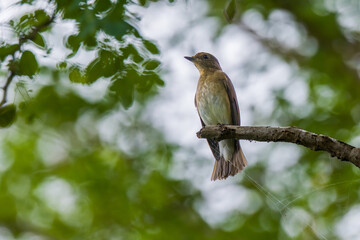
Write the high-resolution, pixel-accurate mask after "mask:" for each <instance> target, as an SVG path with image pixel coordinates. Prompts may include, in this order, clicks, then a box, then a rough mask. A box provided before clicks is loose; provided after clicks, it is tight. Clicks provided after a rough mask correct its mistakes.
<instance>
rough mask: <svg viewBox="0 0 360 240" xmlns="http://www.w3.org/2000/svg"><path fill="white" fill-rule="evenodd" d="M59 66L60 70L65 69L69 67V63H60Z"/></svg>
mask: <svg viewBox="0 0 360 240" xmlns="http://www.w3.org/2000/svg"><path fill="white" fill-rule="evenodd" d="M57 66H58V68H60V69H65V68H66V67H67V63H66V62H60V63H59V64H58V65H57Z"/></svg>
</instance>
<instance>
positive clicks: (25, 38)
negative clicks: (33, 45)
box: [0, 12, 56, 107]
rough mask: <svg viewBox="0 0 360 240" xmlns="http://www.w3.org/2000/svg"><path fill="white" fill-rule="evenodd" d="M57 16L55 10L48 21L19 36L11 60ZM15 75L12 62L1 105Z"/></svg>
mask: <svg viewBox="0 0 360 240" xmlns="http://www.w3.org/2000/svg"><path fill="white" fill-rule="evenodd" d="M55 16H56V12H54V14H53V15H52V16H51V17H50V18H49V19H48V20H47V21H45V22H44V23H43V24H42V25H40V26H37V27H34V28H33V29H32V31H31V32H30V33H28V34H26V35H21V36H20V37H19V44H18V47H17V50H16V51H15V52H14V53H13V54H12V60H11V61H12V62H14V61H15V53H16V52H17V51H21V47H22V45H23V44H24V43H26V42H27V41H28V40H33V39H34V38H35V36H36V34H37V33H38V32H40V31H41V30H43V29H44V28H46V27H48V26H49V25H50V24H51V23H53V22H54V20H55ZM15 76H16V72H15V71H14V70H13V69H12V64H10V65H9V76H8V78H7V79H6V82H5V84H4V86H3V87H2V89H3V96H2V99H1V102H0V107H1V106H2V105H4V104H5V103H6V102H7V93H8V88H9V86H10V84H11V82H12V81H13V79H14V77H15Z"/></svg>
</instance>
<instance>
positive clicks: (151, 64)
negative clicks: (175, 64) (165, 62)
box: [144, 60, 160, 70]
mask: <svg viewBox="0 0 360 240" xmlns="http://www.w3.org/2000/svg"><path fill="white" fill-rule="evenodd" d="M144 65H145V69H146V70H154V69H155V68H157V67H158V66H159V65H160V62H159V61H157V60H150V61H148V62H146V63H145V64H144Z"/></svg>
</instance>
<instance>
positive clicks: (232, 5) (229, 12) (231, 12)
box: [224, 0, 236, 23]
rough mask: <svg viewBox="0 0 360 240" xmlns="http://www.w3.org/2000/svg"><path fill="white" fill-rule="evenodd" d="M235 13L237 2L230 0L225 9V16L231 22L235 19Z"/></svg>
mask: <svg viewBox="0 0 360 240" xmlns="http://www.w3.org/2000/svg"><path fill="white" fill-rule="evenodd" d="M235 13H236V2H235V0H230V1H229V2H228V3H227V6H226V8H225V10H224V16H225V18H226V20H227V21H228V22H229V23H230V22H232V21H233V20H234V16H235Z"/></svg>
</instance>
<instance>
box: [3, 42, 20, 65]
mask: <svg viewBox="0 0 360 240" xmlns="http://www.w3.org/2000/svg"><path fill="white" fill-rule="evenodd" d="M18 49H19V45H18V44H13V45H4V46H1V47H0V61H4V59H5V58H6V57H7V56H9V55H12V54H14V53H15V52H16V51H17V50H18Z"/></svg>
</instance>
